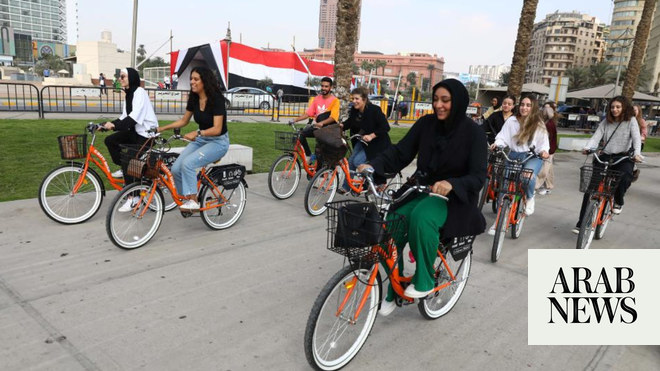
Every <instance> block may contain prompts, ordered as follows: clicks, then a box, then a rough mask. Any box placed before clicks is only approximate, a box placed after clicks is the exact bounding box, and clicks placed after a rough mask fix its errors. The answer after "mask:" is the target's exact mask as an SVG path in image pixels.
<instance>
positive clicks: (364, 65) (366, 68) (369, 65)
mask: <svg viewBox="0 0 660 371" xmlns="http://www.w3.org/2000/svg"><path fill="white" fill-rule="evenodd" d="M360 68H362V71H364V72H366V73H369V72H371V70H373V69H374V65H373V63H371V62H369V61H362V63H361V64H360Z"/></svg>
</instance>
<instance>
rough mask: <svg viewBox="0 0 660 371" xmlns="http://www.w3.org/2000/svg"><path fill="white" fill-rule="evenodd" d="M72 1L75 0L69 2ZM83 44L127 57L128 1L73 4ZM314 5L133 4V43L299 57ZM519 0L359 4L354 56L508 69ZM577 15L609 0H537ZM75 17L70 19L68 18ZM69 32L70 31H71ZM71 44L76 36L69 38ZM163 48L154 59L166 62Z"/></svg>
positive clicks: (211, 0) (600, 10)
mask: <svg viewBox="0 0 660 371" xmlns="http://www.w3.org/2000/svg"><path fill="white" fill-rule="evenodd" d="M68 1H73V0H68ZM77 3H78V37H79V40H82V41H93V40H99V39H100V38H101V31H103V30H108V31H111V32H112V39H113V41H114V42H115V43H116V44H117V46H118V47H119V48H121V49H125V50H130V43H131V28H132V19H133V18H132V17H133V0H78V1H77ZM319 3H320V1H319V0H280V1H273V0H188V1H185V0H184V1H181V0H176V1H174V0H139V2H138V4H139V9H138V30H137V43H138V44H144V45H145V48H146V50H147V53H148V54H151V53H152V52H154V51H155V50H156V49H157V48H158V47H160V46H161V45H162V44H163V43H165V42H166V41H167V39H168V37H169V35H170V30H172V33H173V35H174V40H173V49H174V50H178V49H180V48H186V47H189V46H194V45H198V44H203V43H207V42H209V41H213V40H219V39H222V38H224V36H225V33H226V29H227V24H228V22H231V31H232V39H233V40H234V41H239V39H242V42H243V43H244V44H247V45H249V46H253V47H266V46H269V45H270V47H271V48H281V49H285V50H291V44H293V40H294V37H295V46H296V49H297V50H302V49H304V48H308V49H309V48H316V47H317V46H318V17H319ZM522 3H523V1H522V0H463V1H456V0H362V19H361V22H362V26H361V27H362V28H361V33H360V44H359V47H358V48H359V50H361V51H362V50H371V51H373V50H375V51H380V52H383V53H387V54H390V53H391V54H394V53H396V52H413V51H414V52H425V53H430V54H437V55H438V56H439V57H444V59H445V71H451V72H468V66H469V65H471V64H475V65H476V64H510V63H511V57H512V54H513V46H514V43H515V38H516V31H517V27H518V18H519V16H520V10H521V9H522ZM556 10H559V11H573V10H576V11H579V12H582V13H586V14H589V15H592V16H595V17H597V18H599V20H600V21H601V22H604V23H607V24H609V23H610V20H611V16H612V1H611V0H579V1H576V0H539V5H538V9H537V13H536V14H537V17H536V19H537V21H539V20H541V19H543V18H544V17H545V15H546V14H549V13H553V12H555V11H556ZM70 18H73V17H70ZM70 33H71V32H70ZM70 41H71V42H75V37H74V36H71V37H70ZM169 48H170V47H169V43H167V45H166V46H165V47H163V49H161V50H160V51H159V52H157V54H156V55H158V56H162V57H164V58H168V57H167V56H166V53H168V52H169Z"/></svg>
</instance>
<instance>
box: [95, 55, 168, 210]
mask: <svg viewBox="0 0 660 371" xmlns="http://www.w3.org/2000/svg"><path fill="white" fill-rule="evenodd" d="M119 81H120V82H121V87H122V88H123V89H124V92H125V93H126V98H125V101H124V105H123V107H122V112H121V116H119V118H118V119H116V120H113V121H112V122H105V123H104V124H103V128H104V129H106V130H114V131H116V133H114V134H112V135H109V136H107V137H106V138H105V145H106V146H107V147H108V152H110V158H112V162H114V163H115V164H117V165H120V166H122V163H121V146H122V145H127V144H128V145H130V144H133V145H139V146H141V145H143V144H144V143H145V142H146V141H148V140H149V138H150V134H149V133H148V131H149V130H152V129H155V128H157V127H158V119H156V114H155V113H154V107H153V106H152V105H151V101H150V100H149V94H147V91H146V90H144V89H143V88H141V87H140V74H139V73H138V71H137V70H135V69H133V68H130V67H128V68H126V69H123V70H121V71H120V72H119ZM125 170H126V169H122V170H117V171H115V172H113V173H112V176H113V177H114V178H121V177H122V176H124V173H125ZM135 181H136V179H135V178H133V177H130V176H125V177H124V182H125V183H124V184H127V185H128V184H131V183H133V182H135ZM131 201H132V199H129V200H128V201H127V202H126V204H125V205H122V207H121V208H119V211H121V212H127V211H129V210H131V206H132V204H131Z"/></svg>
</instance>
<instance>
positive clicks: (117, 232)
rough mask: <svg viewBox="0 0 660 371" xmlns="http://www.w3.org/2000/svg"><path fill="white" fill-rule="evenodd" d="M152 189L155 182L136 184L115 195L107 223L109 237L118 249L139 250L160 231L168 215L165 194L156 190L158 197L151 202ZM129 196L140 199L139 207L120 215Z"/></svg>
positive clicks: (155, 195) (155, 194)
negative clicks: (164, 203)
mask: <svg viewBox="0 0 660 371" xmlns="http://www.w3.org/2000/svg"><path fill="white" fill-rule="evenodd" d="M151 187H153V183H146V184H142V183H140V182H136V183H132V184H129V185H128V186H126V187H124V189H122V190H121V191H120V192H119V193H118V194H117V196H115V198H114V200H113V202H112V206H111V207H110V210H108V215H107V217H106V222H105V229H106V232H107V233H108V237H109V238H110V241H112V243H113V244H115V246H117V247H119V248H122V249H125V250H132V249H137V248H138V247H142V246H144V245H145V244H146V243H147V242H149V241H150V240H151V239H152V238H153V236H155V235H156V232H158V228H159V227H160V224H161V222H162V220H163V213H164V209H163V195H162V194H161V192H160V189H159V188H156V192H155V193H154V197H153V198H152V199H151V200H149V199H148V195H149V194H150V192H151ZM134 195H135V196H134ZM137 195H139V196H137ZM128 197H139V201H138V204H139V205H138V206H135V207H134V209H133V210H132V211H129V212H119V211H118V209H119V208H120V207H121V206H122V205H124V204H125V203H126V202H127V201H128ZM145 209H146V210H145Z"/></svg>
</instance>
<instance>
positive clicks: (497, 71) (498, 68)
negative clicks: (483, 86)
mask: <svg viewBox="0 0 660 371" xmlns="http://www.w3.org/2000/svg"><path fill="white" fill-rule="evenodd" d="M509 71H511V66H510V65H505V64H500V65H495V66H482V65H478V66H473V65H471V66H470V69H469V72H470V75H479V76H480V77H481V82H482V83H485V82H493V83H496V82H498V81H499V80H500V76H501V75H502V74H503V73H505V72H509Z"/></svg>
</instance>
